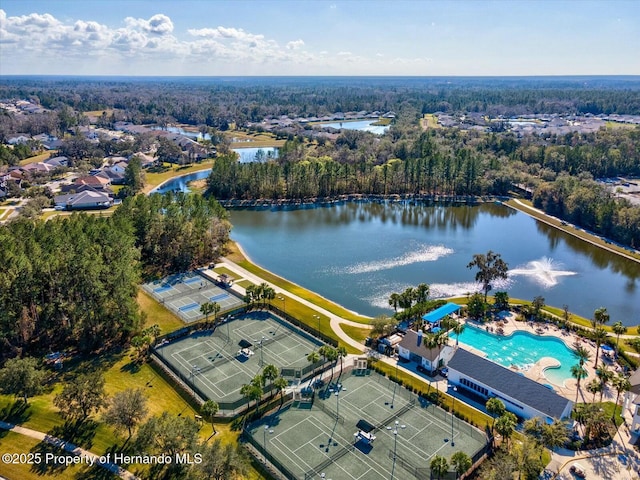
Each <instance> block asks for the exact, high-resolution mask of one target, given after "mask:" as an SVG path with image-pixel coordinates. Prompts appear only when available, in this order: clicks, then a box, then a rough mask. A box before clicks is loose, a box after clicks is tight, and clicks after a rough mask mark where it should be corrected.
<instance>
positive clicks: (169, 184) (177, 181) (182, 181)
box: [150, 169, 211, 193]
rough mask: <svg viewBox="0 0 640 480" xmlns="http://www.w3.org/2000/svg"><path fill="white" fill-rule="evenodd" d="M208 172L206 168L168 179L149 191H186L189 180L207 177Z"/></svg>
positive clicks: (209, 171)
mask: <svg viewBox="0 0 640 480" xmlns="http://www.w3.org/2000/svg"><path fill="white" fill-rule="evenodd" d="M209 173H211V170H210V169H207V170H201V171H199V172H194V173H189V174H187V175H182V176H180V177H175V178H172V179H171V180H168V181H166V182H165V183H163V184H162V185H160V186H158V187H156V188H154V189H153V190H151V192H150V193H167V192H188V191H189V182H193V181H194V180H202V179H203V178H207V177H208V176H209Z"/></svg>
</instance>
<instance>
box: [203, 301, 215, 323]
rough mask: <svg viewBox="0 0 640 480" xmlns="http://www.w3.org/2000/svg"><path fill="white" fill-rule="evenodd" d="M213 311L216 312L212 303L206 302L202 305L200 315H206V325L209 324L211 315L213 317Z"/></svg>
mask: <svg viewBox="0 0 640 480" xmlns="http://www.w3.org/2000/svg"><path fill="white" fill-rule="evenodd" d="M216 305H217V303H216ZM213 311H214V307H213V303H211V302H204V303H203V304H202V305H200V313H201V314H203V315H204V317H205V318H204V321H205V322H206V323H209V315H211V314H212V313H213Z"/></svg>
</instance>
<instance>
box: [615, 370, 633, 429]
mask: <svg viewBox="0 0 640 480" xmlns="http://www.w3.org/2000/svg"><path fill="white" fill-rule="evenodd" d="M611 384H612V385H613V388H615V389H616V392H617V395H616V402H615V403H614V404H613V415H612V416H611V420H613V421H614V422H615V419H616V409H617V408H618V400H620V394H621V393H622V392H627V391H629V389H630V388H631V382H629V379H628V378H627V377H626V376H624V375H623V374H621V373H618V374H617V375H616V376H615V377H613V379H612V380H611ZM621 413H622V412H621Z"/></svg>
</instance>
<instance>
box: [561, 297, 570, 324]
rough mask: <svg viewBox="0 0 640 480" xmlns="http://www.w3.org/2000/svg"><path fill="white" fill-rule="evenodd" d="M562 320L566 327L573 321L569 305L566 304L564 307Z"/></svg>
mask: <svg viewBox="0 0 640 480" xmlns="http://www.w3.org/2000/svg"><path fill="white" fill-rule="evenodd" d="M562 320H563V322H564V326H565V327H567V326H568V325H569V321H570V320H571V313H570V312H569V305H567V304H566V303H565V304H564V305H563V306H562Z"/></svg>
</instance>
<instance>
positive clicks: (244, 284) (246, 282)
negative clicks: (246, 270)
mask: <svg viewBox="0 0 640 480" xmlns="http://www.w3.org/2000/svg"><path fill="white" fill-rule="evenodd" d="M236 285H240V286H241V287H242V288H244V289H246V288H247V287H250V286H251V285H255V284H254V283H253V282H252V281H251V280H240V281H239V282H237V283H236Z"/></svg>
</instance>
